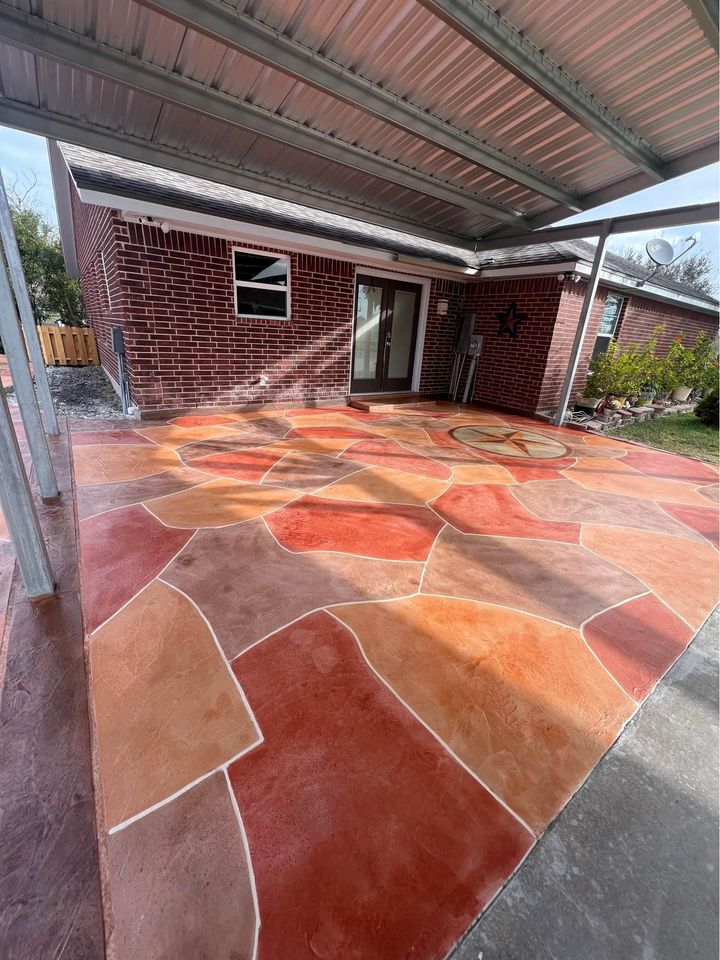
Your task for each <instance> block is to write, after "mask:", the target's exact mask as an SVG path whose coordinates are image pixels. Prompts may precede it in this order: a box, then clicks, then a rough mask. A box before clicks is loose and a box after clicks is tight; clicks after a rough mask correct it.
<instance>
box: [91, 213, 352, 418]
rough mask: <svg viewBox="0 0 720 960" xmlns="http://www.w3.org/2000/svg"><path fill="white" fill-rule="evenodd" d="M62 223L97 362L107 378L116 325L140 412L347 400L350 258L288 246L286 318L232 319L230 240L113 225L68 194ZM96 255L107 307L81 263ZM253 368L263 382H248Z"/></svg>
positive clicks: (112, 216) (112, 218)
mask: <svg viewBox="0 0 720 960" xmlns="http://www.w3.org/2000/svg"><path fill="white" fill-rule="evenodd" d="M74 219H75V232H76V238H77V242H78V259H79V262H80V270H81V282H82V285H83V292H84V294H85V296H86V301H87V305H88V312H89V314H90V318H91V322H92V325H93V327H94V328H95V331H96V335H97V338H98V342H99V344H100V347H101V351H102V352H101V358H102V362H103V365H104V366H105V367H106V369H108V371H109V372H110V373H111V374H113V375H116V374H115V361H114V358H113V355H112V354H111V353H110V354H109V353H108V350H107V349H106V348H105V346H104V345H105V343H106V342H107V340H108V337H109V326H110V323H120V322H122V323H123V324H124V329H125V345H126V353H127V364H128V371H129V377H130V393H131V397H132V400H133V402H134V403H136V404H137V405H138V406H139V407H140V408H141V409H142V410H153V409H156V410H174V409H181V408H188V407H195V406H212V405H239V404H244V403H250V402H252V403H274V402H291V403H295V402H300V401H313V400H317V401H323V402H324V401H335V400H340V399H343V398H345V397H346V396H347V391H348V379H349V373H350V343H351V336H352V315H353V297H354V267H353V265H352V264H350V263H346V262H343V261H339V260H331V259H327V258H322V257H315V256H310V255H306V254H298V253H289V252H288V253H287V256H288V257H289V258H290V270H291V290H292V293H291V310H292V314H291V319H290V320H289V321H285V320H259V319H257V318H239V317H236V316H235V312H234V286H233V271H232V253H231V251H232V247H233V244H232V243H231V242H229V241H226V240H224V239H221V238H217V237H207V236H201V235H198V234H189V233H183V232H176V231H172V232H170V233H169V234H164V233H162V231H160V230H159V229H157V228H154V227H148V226H141V225H139V224H134V223H125V222H124V221H122V220H120V219H119V217H118V216H117V213H116V211H110V210H107V209H105V208H101V207H93V206H89V205H87V204H82V203H80V202H79V201H78V200H77V198H75V197H74ZM246 246H247V245H246ZM258 249H267V248H266V247H263V248H258ZM101 250H102V251H103V252H104V253H105V260H106V264H110V269H111V271H112V280H111V296H112V301H113V306H114V309H113V310H110V309H109V308H108V305H107V302H106V301H107V297H104V299H103V288H102V285H101V284H100V282H99V279H98V277H101V274H98V271H97V270H96V269H94V266H93V265H94V264H95V263H96V262H97V263H99V255H100V251H101ZM280 252H282V251H280ZM129 305H131V308H130V306H129ZM263 374H265V375H266V376H268V378H269V383H268V385H267V387H262V386H261V385H260V384H259V383H257V381H258V380H259V378H260V376H261V375H263Z"/></svg>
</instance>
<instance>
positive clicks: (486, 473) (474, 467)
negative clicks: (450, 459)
mask: <svg viewBox="0 0 720 960" xmlns="http://www.w3.org/2000/svg"><path fill="white" fill-rule="evenodd" d="M452 480H453V483H515V478H514V477H513V475H512V473H511V472H510V470H508V469H507V468H506V467H503V466H502V465H501V464H499V463H478V464H469V463H468V464H460V465H459V466H457V467H455V466H454V467H452Z"/></svg>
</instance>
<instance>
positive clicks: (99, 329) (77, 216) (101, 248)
mask: <svg viewBox="0 0 720 960" xmlns="http://www.w3.org/2000/svg"><path fill="white" fill-rule="evenodd" d="M70 195H71V202H72V212H73V221H74V224H75V245H76V248H77V258H78V266H79V268H80V284H81V286H82V292H83V299H84V300H85V309H86V310H87V313H88V316H89V318H90V323H91V325H92V328H93V330H94V331H95V338H96V340H97V346H98V353H99V355H100V362H101V363H102V365H103V367H105V369H106V370H107V372H108V373H109V374H110V376H111V377H112V378H113V379H114V380H115V381H117V378H118V371H117V357H116V356H115V354H114V353H113V351H112V348H111V345H110V328H111V327H113V326H120V327H123V328H124V327H125V323H126V298H125V294H126V291H125V287H124V286H123V283H122V282H121V278H120V274H119V271H118V263H117V252H118V248H119V245H120V243H122V240H123V237H124V235H125V232H126V231H125V223H124V222H123V221H122V220H120V219H119V218H118V217H117V216H116V214H115V211H112V210H109V209H108V208H107V207H96V206H91V205H90V204H87V203H81V202H80V200H79V198H78V196H77V193H76V191H75V189H74V187H72V185H71V190H70ZM101 255H102V256H101ZM103 259H104V270H103ZM105 274H107V284H106V282H105ZM108 294H109V296H108Z"/></svg>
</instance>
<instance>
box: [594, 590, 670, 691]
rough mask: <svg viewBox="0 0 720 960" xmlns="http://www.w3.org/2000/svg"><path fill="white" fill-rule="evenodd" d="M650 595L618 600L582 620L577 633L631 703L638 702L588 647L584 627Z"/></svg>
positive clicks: (649, 592)
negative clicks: (612, 611) (610, 612)
mask: <svg viewBox="0 0 720 960" xmlns="http://www.w3.org/2000/svg"><path fill="white" fill-rule="evenodd" d="M652 595H653V594H652V593H651V591H649V590H644V591H643V592H642V593H637V594H635V596H634V597H627V598H626V599H625V600H618V601H617V603H613V604H611V605H610V606H609V607H605V609H604V610H600V611H598V612H597V613H594V614H593V615H592V616H591V617H588V618H587V619H586V620H583V622H582V623H581V624H580V627H579V633H580V641H581V643H583V644H584V645H585V647H587V649H588V651H589V652H590V654H591V655H592V656H593V657H594V658H595V660H597V662H598V664H599V665H600V667H601V668H602V670H603V671H604V672H605V673H606V674H607V675H608V676H609V677H610V679H611V680H612V681H613V683H614V684H615V685H616V686H617V687H618V689H620V690H621V691H622V692H623V694H624V695H625V696H626V697H628V698H629V699H630V700H632V702H633V703H638V701H637V700H636V699H635V697H633V695H632V694H631V693H628V692H627V690H626V689H625V687H623V685H622V684H621V683H620V681H619V680H618V678H617V677H616V676H615V675H614V674H613V673H612V671H611V670H610V668H609V667H608V666H606V664H604V663H603V662H602V660H601V659H600V657H599V656H598V655H597V653H595V651H594V650H593V648H592V647H591V646H590V643H589V642H588V639H587V637H586V636H585V627H586V626H587V625H588V624H589V623H591V622H592V621H593V620H596V619H597V618H598V617H601V616H603V615H604V614H606V613H608V612H609V611H610V610H615V609H617V607H622V606H624V604H626V603H630V602H631V601H632V600H639V599H640V597H647V596H652Z"/></svg>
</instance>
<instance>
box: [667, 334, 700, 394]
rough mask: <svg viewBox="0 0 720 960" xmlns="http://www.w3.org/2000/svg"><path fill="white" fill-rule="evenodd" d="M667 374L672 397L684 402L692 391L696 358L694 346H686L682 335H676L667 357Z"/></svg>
mask: <svg viewBox="0 0 720 960" xmlns="http://www.w3.org/2000/svg"><path fill="white" fill-rule="evenodd" d="M665 361H666V374H667V383H668V384H669V388H668V389H669V390H670V391H671V392H672V399H673V400H676V401H679V402H680V403H684V402H685V401H686V400H687V398H688V397H689V396H690V394H691V393H692V389H693V388H692V382H691V381H692V379H693V366H694V358H693V352H692V348H690V347H686V346H685V344H684V343H683V341H682V337H681V336H680V337H675V338H674V340H673V342H672V343H671V344H670V349H669V350H668V352H667V356H666V358H665Z"/></svg>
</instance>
